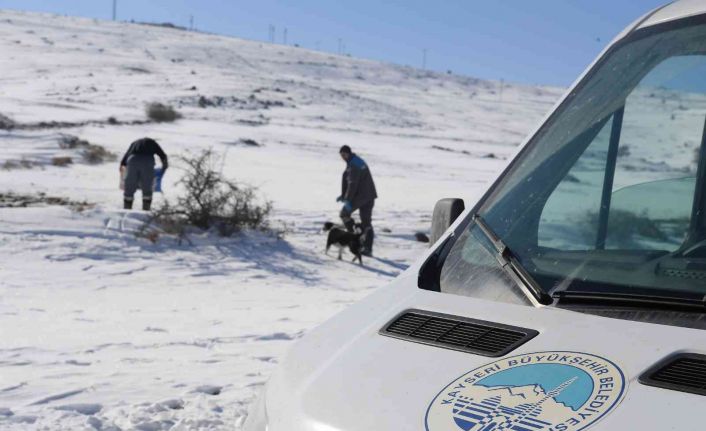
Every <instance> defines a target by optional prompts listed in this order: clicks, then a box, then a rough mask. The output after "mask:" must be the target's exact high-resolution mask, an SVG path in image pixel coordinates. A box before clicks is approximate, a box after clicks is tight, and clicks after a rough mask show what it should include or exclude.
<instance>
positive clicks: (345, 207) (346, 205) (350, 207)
mask: <svg viewBox="0 0 706 431" xmlns="http://www.w3.org/2000/svg"><path fill="white" fill-rule="evenodd" d="M343 210H344V211H346V212H348V213H351V212H353V205H351V203H350V202H348V201H343Z"/></svg>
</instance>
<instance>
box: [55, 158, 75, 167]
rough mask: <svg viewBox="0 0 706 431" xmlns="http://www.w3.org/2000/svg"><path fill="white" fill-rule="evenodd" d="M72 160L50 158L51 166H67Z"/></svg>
mask: <svg viewBox="0 0 706 431" xmlns="http://www.w3.org/2000/svg"><path fill="white" fill-rule="evenodd" d="M73 162H74V160H73V159H72V158H71V157H52V159H51V164H52V166H62V167H63V166H68V165H70V164H72V163H73Z"/></svg>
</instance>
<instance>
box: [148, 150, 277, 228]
mask: <svg viewBox="0 0 706 431" xmlns="http://www.w3.org/2000/svg"><path fill="white" fill-rule="evenodd" d="M179 159H180V161H181V162H182V163H183V164H184V165H185V174H184V176H183V177H182V179H181V180H179V182H178V184H180V185H181V186H183V188H184V194H182V195H181V196H179V197H177V199H176V201H175V202H174V203H171V202H165V203H164V204H162V205H161V206H160V207H159V208H156V209H155V210H154V212H153V219H154V221H156V222H157V223H159V225H160V226H161V227H162V229H163V230H164V231H165V232H168V233H173V234H177V235H179V236H180V237H183V236H184V235H185V233H186V232H187V231H188V230H189V228H194V227H195V228H199V229H203V230H212V229H213V230H215V231H216V232H218V234H219V235H221V236H232V235H233V234H234V233H236V232H238V231H240V230H241V229H244V228H250V229H267V228H268V223H267V217H268V215H269V213H270V210H271V208H272V206H271V203H270V202H267V201H265V202H258V199H257V196H256V193H255V192H256V190H255V189H254V188H252V187H249V186H245V185H242V184H238V183H236V182H234V181H231V180H228V179H226V178H224V177H223V175H222V174H221V173H220V172H218V171H217V170H216V169H215V165H216V159H215V157H214V155H213V152H212V151H211V150H206V151H202V152H201V153H198V154H194V155H190V156H186V157H180V158H179Z"/></svg>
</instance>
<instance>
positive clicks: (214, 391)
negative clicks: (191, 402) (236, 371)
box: [194, 385, 223, 395]
mask: <svg viewBox="0 0 706 431" xmlns="http://www.w3.org/2000/svg"><path fill="white" fill-rule="evenodd" d="M222 390H223V386H216V385H202V386H199V387H197V388H196V389H194V392H196V393H200V394H206V395H220V393H221V391H222Z"/></svg>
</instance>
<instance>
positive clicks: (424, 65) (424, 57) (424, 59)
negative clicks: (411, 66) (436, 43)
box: [422, 48, 427, 70]
mask: <svg viewBox="0 0 706 431" xmlns="http://www.w3.org/2000/svg"><path fill="white" fill-rule="evenodd" d="M422 70H427V50H426V48H425V49H423V50H422Z"/></svg>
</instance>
